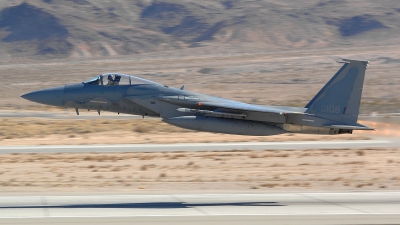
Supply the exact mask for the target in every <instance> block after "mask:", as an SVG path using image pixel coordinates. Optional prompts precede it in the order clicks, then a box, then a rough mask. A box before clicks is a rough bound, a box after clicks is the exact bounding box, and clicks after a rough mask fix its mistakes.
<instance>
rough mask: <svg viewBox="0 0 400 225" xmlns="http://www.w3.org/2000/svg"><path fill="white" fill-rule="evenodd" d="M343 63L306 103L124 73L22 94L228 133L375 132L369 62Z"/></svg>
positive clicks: (54, 103)
mask: <svg viewBox="0 0 400 225" xmlns="http://www.w3.org/2000/svg"><path fill="white" fill-rule="evenodd" d="M341 63H344V65H343V66H342V67H341V68H340V69H339V71H338V72H337V73H336V74H335V75H334V76H333V77H332V78H331V80H330V81H329V82H328V83H327V84H326V85H325V86H324V87H323V88H322V89H321V90H320V91H319V92H318V93H317V95H316V96H315V97H314V98H313V99H312V100H311V101H310V102H309V103H308V104H307V105H306V106H305V107H304V108H301V107H290V106H264V105H253V104H247V103H243V102H238V101H232V100H228V99H223V98H218V97H214V96H210V95H205V94H199V93H195V92H190V91H186V90H184V88H183V86H182V87H181V88H180V89H177V88H173V87H169V86H165V85H162V84H159V83H156V82H153V81H149V80H145V79H142V78H139V77H135V76H130V75H126V74H120V73H105V74H102V75H100V76H96V77H94V78H92V79H90V80H88V81H85V82H82V83H78V84H71V85H65V86H60V87H54V88H48V89H43V90H38V91H34V92H31V93H27V94H25V95H22V96H21V97H22V98H25V99H28V100H30V101H34V102H38V103H42V104H46V105H52V106H59V107H65V108H75V109H76V113H77V114H78V115H79V109H87V110H97V111H98V113H99V114H100V111H103V110H104V111H111V112H118V113H126V114H134V115H142V116H150V117H161V118H162V120H163V121H164V122H166V123H169V124H171V125H174V126H178V127H182V128H186V129H191V130H198V131H206V132H215V133H226V134H240V135H257V136H267V135H277V134H283V133H287V132H292V133H307V134H344V133H350V134H351V133H352V132H353V130H373V129H372V128H369V127H367V126H364V125H362V124H359V123H357V119H358V113H359V108H360V100H361V93H362V88H363V83H364V77H365V70H366V68H367V66H368V61H361V60H351V59H343V61H341Z"/></svg>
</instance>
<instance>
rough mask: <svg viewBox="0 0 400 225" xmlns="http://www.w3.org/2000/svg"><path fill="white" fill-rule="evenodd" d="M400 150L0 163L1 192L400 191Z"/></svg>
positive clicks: (80, 156) (30, 158) (24, 158)
mask: <svg viewBox="0 0 400 225" xmlns="http://www.w3.org/2000/svg"><path fill="white" fill-rule="evenodd" d="M399 150H400V149H361V150H352V149H344V150H337V149H336V150H335V149H331V150H317V149H315V150H314V149H312V150H303V151H298V150H293V151H242V150H241V151H226V152H174V153H113V154H107V153H73V154H3V155H0V164H1V168H0V187H1V192H4V193H6V192H36V191H37V192H48V191H54V192H63V191H68V192H71V191H72V192H75V191H76V192H94V191H96V192H102V191H104V192H107V191H111V190H112V191H118V192H139V193H140V192H143V191H158V192H159V191H166V192H168V191H177V190H179V191H183V192H185V191H197V192H201V191H211V190H212V191H224V190H230V191H246V190H247V191H251V190H254V191H257V190H271V191H273V190H279V191H286V190H291V191H293V190H297V191H311V190H312V191H329V190H344V189H345V190H376V189H381V190H382V189H384V190H399V189H400V174H399V171H400V170H399V169H400V154H399Z"/></svg>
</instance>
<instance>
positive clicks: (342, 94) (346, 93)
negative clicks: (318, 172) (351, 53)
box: [305, 59, 368, 124]
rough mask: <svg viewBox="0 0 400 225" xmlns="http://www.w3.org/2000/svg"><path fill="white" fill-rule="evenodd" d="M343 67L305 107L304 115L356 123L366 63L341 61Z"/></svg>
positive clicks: (348, 60) (349, 60)
mask: <svg viewBox="0 0 400 225" xmlns="http://www.w3.org/2000/svg"><path fill="white" fill-rule="evenodd" d="M342 63H344V65H343V66H342V68H340V70H339V71H338V72H337V73H336V74H335V75H334V76H333V77H332V78H331V80H330V81H329V82H328V83H327V84H326V85H325V86H324V87H323V88H322V89H321V90H320V91H319V92H318V94H317V95H316V96H315V97H314V98H313V99H312V100H311V101H310V102H309V103H308V104H307V105H306V107H305V108H307V110H306V113H309V114H314V115H315V116H317V117H321V118H325V119H329V120H334V121H338V122H344V123H348V124H351V123H356V122H357V119H358V112H359V109H360V101H361V93H362V88H363V84H364V77H365V70H366V68H367V66H368V61H361V60H351V59H343V62H342Z"/></svg>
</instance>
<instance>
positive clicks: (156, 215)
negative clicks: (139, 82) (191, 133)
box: [0, 213, 400, 220]
mask: <svg viewBox="0 0 400 225" xmlns="http://www.w3.org/2000/svg"><path fill="white" fill-rule="evenodd" d="M329 215H355V216H356V215H357V216H362V215H364V216H365V215H373V216H378V215H380V216H391V215H392V216H393V215H399V216H400V213H319V214H317V213H304V214H301V213H298V214H294V213H282V214H216V215H204V214H199V215H187V214H184V215H180V214H176V215H168V214H166V215H160V214H154V215H134V216H132V215H129V216H124V215H110V216H102V215H100V216H97V215H96V216H28V217H0V220H1V219H33V218H36V219H38V218H140V217H222V216H329Z"/></svg>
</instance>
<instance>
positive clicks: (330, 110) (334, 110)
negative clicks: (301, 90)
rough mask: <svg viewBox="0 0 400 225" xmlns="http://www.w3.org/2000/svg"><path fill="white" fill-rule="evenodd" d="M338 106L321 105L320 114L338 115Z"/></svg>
mask: <svg viewBox="0 0 400 225" xmlns="http://www.w3.org/2000/svg"><path fill="white" fill-rule="evenodd" d="M340 109H341V108H340V106H335V105H321V112H322V113H332V114H333V113H334V114H339V113H340V112H341V110H340Z"/></svg>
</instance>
